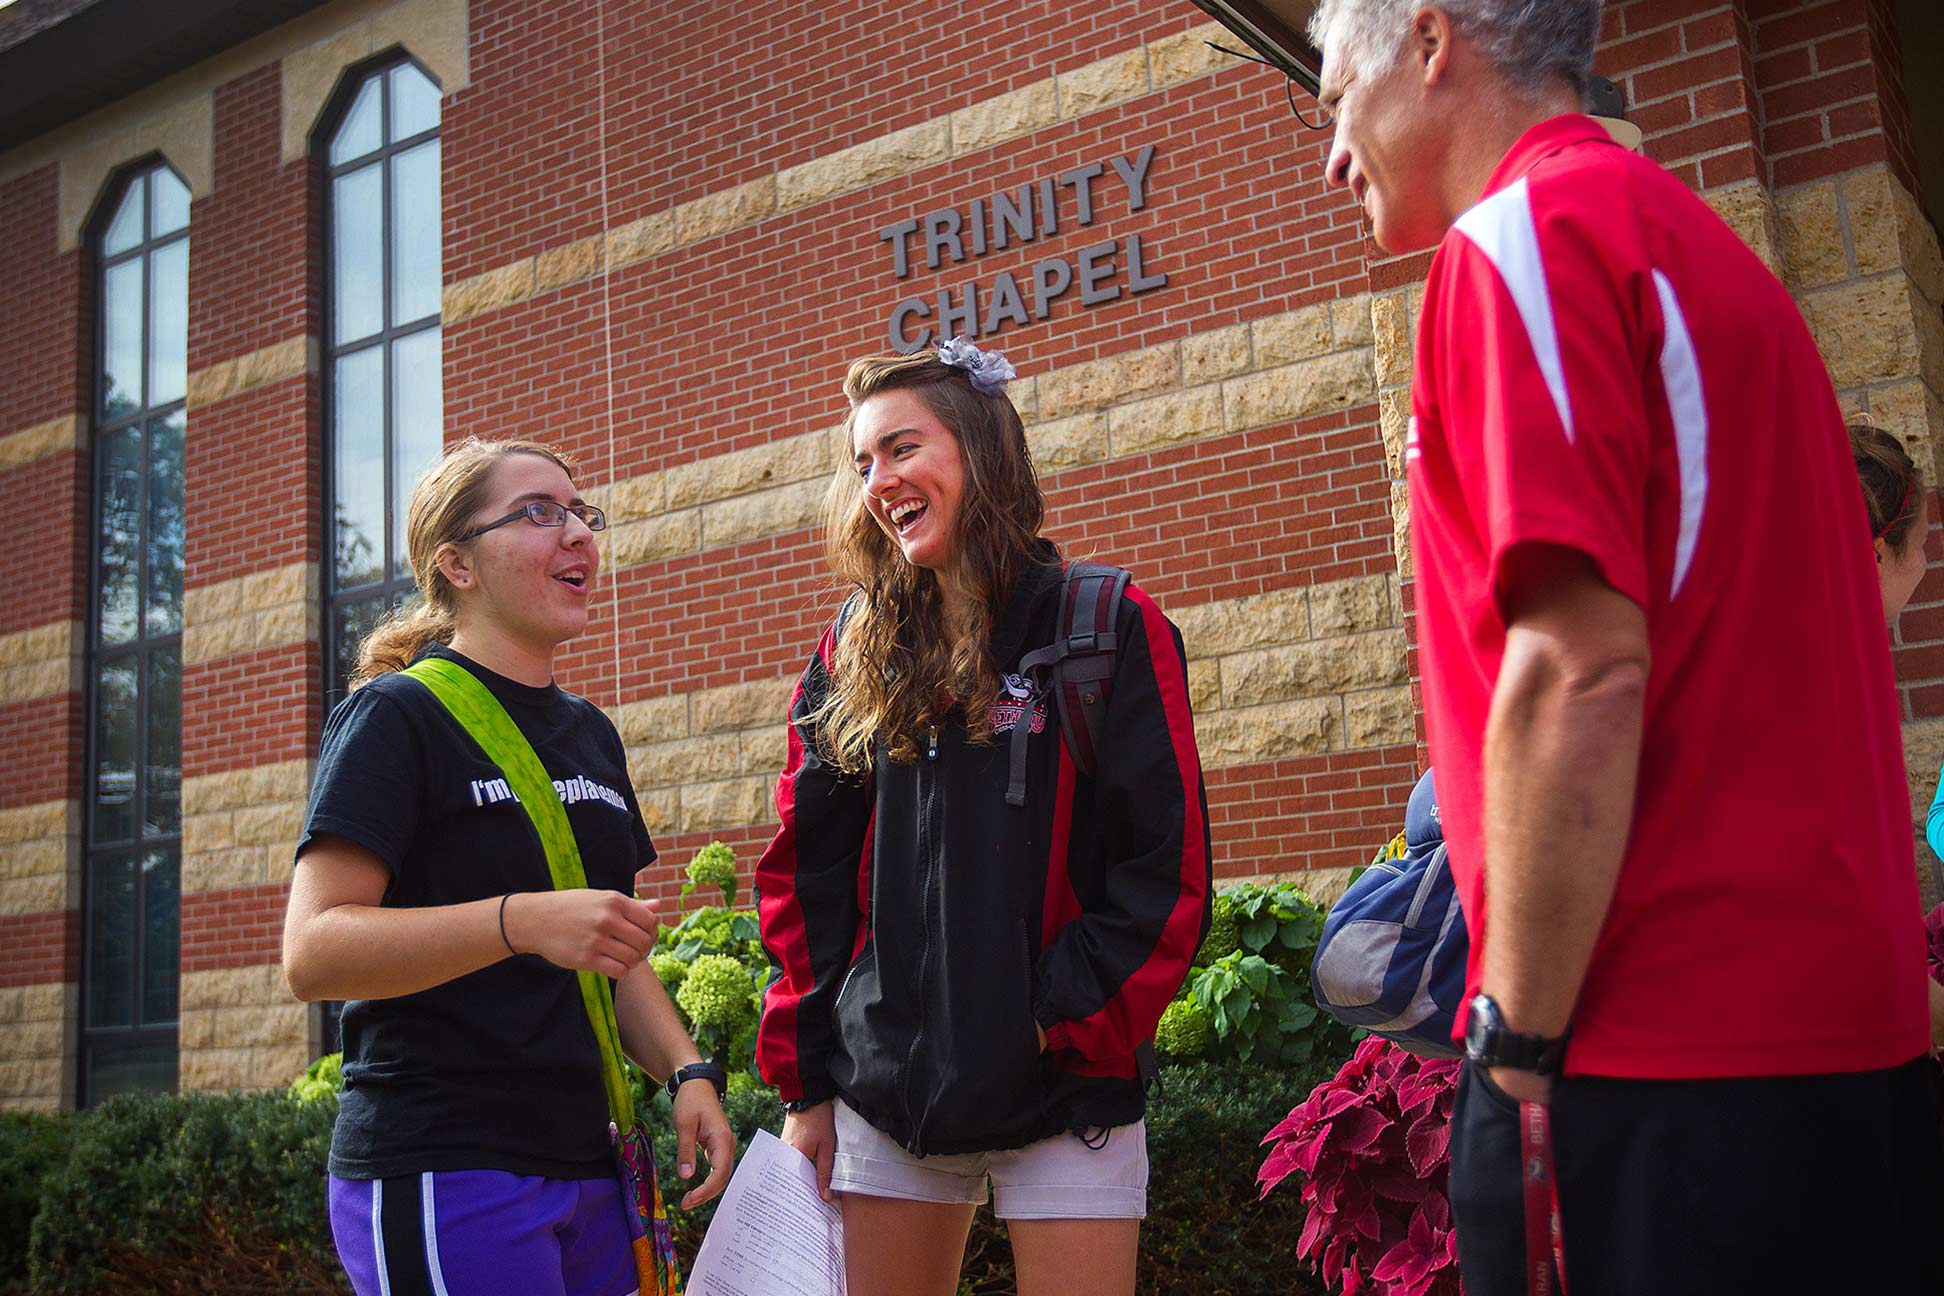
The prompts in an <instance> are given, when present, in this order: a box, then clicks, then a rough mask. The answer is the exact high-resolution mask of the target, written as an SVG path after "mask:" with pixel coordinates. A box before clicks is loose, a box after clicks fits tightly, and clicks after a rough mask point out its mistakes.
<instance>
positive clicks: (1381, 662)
mask: <svg viewBox="0 0 1944 1296" xmlns="http://www.w3.org/2000/svg"><path fill="white" fill-rule="evenodd" d="M1404 682H1406V664H1405V656H1404V636H1403V633H1402V632H1401V631H1382V632H1380V633H1377V634H1366V635H1349V636H1344V637H1341V638H1336V639H1313V640H1310V641H1308V642H1306V643H1300V644H1291V645H1288V646H1286V647H1281V648H1265V649H1260V650H1258V651H1256V652H1249V653H1241V654H1238V655H1236V656H1233V657H1225V658H1223V660H1222V705H1223V706H1224V707H1248V706H1256V705H1259V704H1261V703H1264V702H1281V701H1287V700H1289V699H1293V698H1313V697H1321V696H1324V695H1326V694H1334V693H1344V692H1350V691H1354V690H1359V689H1366V688H1371V687H1374V686H1376V685H1381V684H1402V683H1404Z"/></svg>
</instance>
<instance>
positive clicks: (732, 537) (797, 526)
mask: <svg viewBox="0 0 1944 1296" xmlns="http://www.w3.org/2000/svg"><path fill="white" fill-rule="evenodd" d="M828 487H829V483H828V482H827V481H821V480H820V481H807V482H797V483H795V484H794V485H790V486H779V487H777V488H776V489H774V490H766V491H763V492H761V493H759V494H755V495H740V496H737V497H736V498H735V499H727V500H718V501H716V502H715V503H713V504H705V505H703V506H702V546H703V547H705V548H710V549H713V548H715V547H717V546H719V545H729V544H736V543H738V542H740V541H743V540H754V539H756V538H757V537H758V536H769V535H780V534H782V533H784V532H789V531H800V530H803V529H804V528H805V527H810V526H814V525H816V523H817V519H818V517H819V516H820V515H821V514H822V512H823V499H824V492H825V490H827V489H828Z"/></svg>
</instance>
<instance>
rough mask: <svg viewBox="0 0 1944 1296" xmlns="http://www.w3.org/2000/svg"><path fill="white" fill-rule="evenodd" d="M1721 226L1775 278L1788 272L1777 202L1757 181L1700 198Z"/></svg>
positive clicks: (1723, 189)
mask: <svg viewBox="0 0 1944 1296" xmlns="http://www.w3.org/2000/svg"><path fill="white" fill-rule="evenodd" d="M1701 197H1702V199H1703V201H1705V202H1706V203H1707V204H1708V206H1710V207H1712V208H1714V212H1715V215H1717V216H1719V217H1721V219H1722V223H1723V224H1725V225H1727V226H1728V228H1729V229H1731V230H1733V231H1735V236H1736V237H1737V238H1739V239H1741V241H1742V242H1743V243H1745V244H1747V245H1748V250H1749V251H1751V252H1753V253H1754V254H1755V255H1756V256H1758V257H1760V258H1761V259H1762V264H1763V265H1766V266H1767V267H1768V268H1769V272H1770V273H1771V274H1773V275H1775V277H1776V278H1778V279H1780V278H1782V277H1783V276H1784V275H1785V274H1786V273H1787V270H1788V267H1787V266H1786V264H1785V263H1784V258H1783V256H1782V236H1781V231H1780V227H1779V225H1778V223H1777V221H1776V218H1775V203H1774V201H1773V200H1772V199H1771V198H1770V197H1769V192H1768V190H1767V189H1766V188H1764V187H1763V185H1762V183H1761V182H1760V181H1758V180H1749V181H1746V182H1744V183H1741V184H1735V185H1729V186H1727V187H1726V188H1722V189H1710V190H1708V191H1706V192H1705V193H1703V194H1702V195H1701Z"/></svg>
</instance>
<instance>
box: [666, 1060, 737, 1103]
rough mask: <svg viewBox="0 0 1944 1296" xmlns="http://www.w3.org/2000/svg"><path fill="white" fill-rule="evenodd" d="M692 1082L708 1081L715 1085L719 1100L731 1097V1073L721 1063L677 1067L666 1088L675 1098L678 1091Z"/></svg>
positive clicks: (692, 1063) (698, 1063)
mask: <svg viewBox="0 0 1944 1296" xmlns="http://www.w3.org/2000/svg"><path fill="white" fill-rule="evenodd" d="M691 1080H707V1081H708V1082H709V1083H710V1084H712V1085H714V1086H715V1091H716V1097H717V1099H722V1098H726V1097H728V1096H729V1073H728V1072H727V1071H725V1070H723V1068H722V1064H721V1063H720V1062H691V1063H689V1064H688V1065H687V1066H679V1067H676V1068H675V1074H674V1075H671V1076H669V1077H668V1083H667V1085H665V1086H664V1088H666V1089H667V1090H668V1096H669V1097H670V1098H673V1097H674V1096H675V1092H676V1090H678V1089H680V1088H681V1087H682V1086H683V1085H685V1084H687V1083H688V1082H689V1081H691Z"/></svg>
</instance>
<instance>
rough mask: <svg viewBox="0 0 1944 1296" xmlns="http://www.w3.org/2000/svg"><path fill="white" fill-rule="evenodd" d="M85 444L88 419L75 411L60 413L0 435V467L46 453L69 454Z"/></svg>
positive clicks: (22, 461)
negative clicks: (56, 416) (58, 415)
mask: <svg viewBox="0 0 1944 1296" xmlns="http://www.w3.org/2000/svg"><path fill="white" fill-rule="evenodd" d="M87 448H88V420H87V419H85V418H83V417H81V416H79V415H76V414H63V415H62V416H61V417H60V418H57V419H49V420H48V421H47V422H45V423H36V424H34V425H33V426H31V427H25V428H21V429H20V430H19V431H17V432H9V433H8V434H7V435H5V436H0V468H17V467H19V466H20V465H21V464H24V463H32V462H33V461H34V460H36V459H45V458H47V457H49V456H50V455H57V454H71V453H73V452H74V451H77V450H86V449H87Z"/></svg>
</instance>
